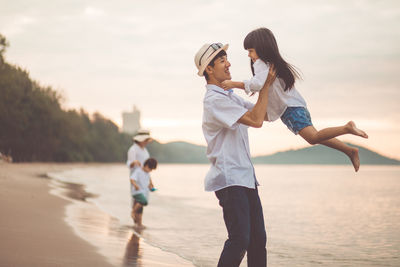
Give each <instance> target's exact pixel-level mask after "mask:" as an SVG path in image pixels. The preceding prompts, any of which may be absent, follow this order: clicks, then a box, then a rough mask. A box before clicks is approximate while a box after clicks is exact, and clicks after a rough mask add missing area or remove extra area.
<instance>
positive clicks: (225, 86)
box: [221, 80, 234, 90]
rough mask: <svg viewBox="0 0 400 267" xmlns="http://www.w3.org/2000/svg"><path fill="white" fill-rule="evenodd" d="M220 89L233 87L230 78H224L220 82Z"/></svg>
mask: <svg viewBox="0 0 400 267" xmlns="http://www.w3.org/2000/svg"><path fill="white" fill-rule="evenodd" d="M221 85H222V89H224V90H229V89H231V88H233V87H234V85H233V82H232V81H230V80H225V81H223V82H222V83H221Z"/></svg>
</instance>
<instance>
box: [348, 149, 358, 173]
mask: <svg viewBox="0 0 400 267" xmlns="http://www.w3.org/2000/svg"><path fill="white" fill-rule="evenodd" d="M348 156H349V158H350V160H351V163H352V164H353V167H354V170H355V171H356V172H358V169H359V168H360V158H359V157H358V148H355V147H353V148H352V149H351V152H350V154H348Z"/></svg>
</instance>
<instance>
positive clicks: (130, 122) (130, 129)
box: [122, 106, 140, 134]
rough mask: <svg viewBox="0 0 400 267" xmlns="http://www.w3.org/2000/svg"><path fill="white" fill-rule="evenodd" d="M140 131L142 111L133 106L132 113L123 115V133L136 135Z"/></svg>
mask: <svg viewBox="0 0 400 267" xmlns="http://www.w3.org/2000/svg"><path fill="white" fill-rule="evenodd" d="M139 129H140V110H138V109H137V107H136V106H133V111H132V112H123V113H122V132H124V133H128V134H134V133H136V132H137V130H139Z"/></svg>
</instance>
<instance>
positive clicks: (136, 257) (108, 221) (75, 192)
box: [52, 181, 194, 267]
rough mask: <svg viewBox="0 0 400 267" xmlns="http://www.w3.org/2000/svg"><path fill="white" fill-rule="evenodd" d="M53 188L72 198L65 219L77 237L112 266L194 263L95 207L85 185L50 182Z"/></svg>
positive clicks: (57, 193)
mask: <svg viewBox="0 0 400 267" xmlns="http://www.w3.org/2000/svg"><path fill="white" fill-rule="evenodd" d="M52 187H53V190H52V193H53V194H56V195H58V196H61V197H64V198H67V199H69V200H71V201H72V205H69V206H67V207H66V222H67V223H68V224H69V225H70V226H71V227H72V228H73V229H74V231H75V233H76V234H77V235H78V236H80V237H81V238H83V239H84V240H86V241H88V242H89V243H91V244H92V245H94V246H96V247H97V249H98V252H99V253H100V254H102V255H103V256H105V257H106V258H107V260H108V261H109V262H110V263H112V264H113V265H115V266H135V267H140V266H143V267H147V266H151V267H168V266H171V267H172V266H194V265H193V264H192V263H191V262H189V261H187V260H185V259H182V258H181V257H179V256H177V255H175V254H173V253H169V252H166V251H163V250H161V249H160V248H157V247H154V246H151V245H149V244H148V243H146V242H144V239H143V237H142V235H143V234H145V233H144V231H143V229H137V228H133V227H132V226H130V225H121V224H120V222H119V221H118V220H117V219H116V218H114V217H112V216H110V215H108V214H107V213H105V212H103V211H102V210H100V209H99V208H97V206H96V205H95V204H93V203H91V202H90V201H88V198H90V197H95V196H94V195H92V194H90V193H87V192H85V188H84V186H82V185H79V184H72V183H65V182H59V181H53V183H52ZM127 212H129V211H127ZM147 230H148V229H146V231H147ZM150 231H151V230H150ZM146 234H148V233H146ZM140 239H142V240H140Z"/></svg>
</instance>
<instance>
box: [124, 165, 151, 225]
mask: <svg viewBox="0 0 400 267" xmlns="http://www.w3.org/2000/svg"><path fill="white" fill-rule="evenodd" d="M156 168H157V160H155V159H154V158H149V159H147V160H146V161H145V162H144V164H143V167H141V168H137V169H136V170H135V171H134V172H133V173H132V175H131V177H130V180H131V194H132V200H133V205H132V214H131V215H132V218H133V221H134V222H135V226H137V227H138V228H143V224H142V216H143V207H144V206H147V204H148V199H149V192H150V191H154V190H155V188H154V186H153V183H152V182H151V179H150V174H149V173H150V172H151V171H152V170H155V169H156Z"/></svg>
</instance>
